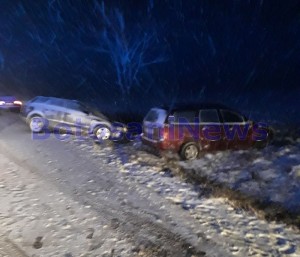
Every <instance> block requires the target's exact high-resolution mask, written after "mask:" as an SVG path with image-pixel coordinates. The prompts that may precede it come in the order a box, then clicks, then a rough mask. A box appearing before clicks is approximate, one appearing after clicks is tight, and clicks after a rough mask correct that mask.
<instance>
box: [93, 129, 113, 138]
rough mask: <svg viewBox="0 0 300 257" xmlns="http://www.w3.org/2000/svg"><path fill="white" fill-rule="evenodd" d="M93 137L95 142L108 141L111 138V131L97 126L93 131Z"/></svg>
mask: <svg viewBox="0 0 300 257" xmlns="http://www.w3.org/2000/svg"><path fill="white" fill-rule="evenodd" d="M94 136H95V138H96V139H97V140H101V141H103V140H108V139H109V138H110V136H111V131H110V129H109V128H108V127H107V126H97V127H96V128H95V129H94Z"/></svg>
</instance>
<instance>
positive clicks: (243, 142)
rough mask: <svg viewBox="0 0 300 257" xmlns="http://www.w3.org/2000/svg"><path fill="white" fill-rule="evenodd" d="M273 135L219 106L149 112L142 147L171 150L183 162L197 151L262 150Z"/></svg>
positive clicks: (197, 152)
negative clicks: (148, 146)
mask: <svg viewBox="0 0 300 257" xmlns="http://www.w3.org/2000/svg"><path fill="white" fill-rule="evenodd" d="M272 136H273V132H272V130H271V129H270V128H269V127H268V126H267V124H265V123H255V122H253V121H250V120H248V119H247V118H246V117H245V116H243V115H241V114H240V113H239V112H237V111H235V110H232V109H230V108H228V107H226V106H224V105H220V104H200V105H197V106H180V107H176V108H172V109H168V108H152V109H151V110H150V111H149V112H148V114H147V115H146V117H145V118H144V121H143V134H142V140H143V143H145V144H147V145H151V146H153V147H155V148H157V149H159V150H172V151H174V152H177V153H179V154H180V156H181V158H182V159H184V160H191V159H196V158H197V157H198V155H199V153H200V151H216V150H217V151H218V150H227V149H247V148H249V147H252V146H265V145H266V144H268V143H269V142H270V140H271V139H272Z"/></svg>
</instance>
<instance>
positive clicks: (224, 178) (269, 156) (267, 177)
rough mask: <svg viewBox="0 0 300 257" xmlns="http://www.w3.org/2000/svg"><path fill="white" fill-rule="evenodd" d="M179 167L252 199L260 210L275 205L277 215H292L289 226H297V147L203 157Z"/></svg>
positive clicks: (299, 206)
mask: <svg viewBox="0 0 300 257" xmlns="http://www.w3.org/2000/svg"><path fill="white" fill-rule="evenodd" d="M180 166H181V167H183V168H184V170H185V171H186V172H187V173H191V172H192V173H193V176H198V177H199V178H205V179H206V180H207V181H208V182H210V183H213V184H215V185H221V186H223V187H226V188H229V189H231V190H233V191H235V192H238V193H239V194H242V195H244V196H247V197H251V198H252V199H256V200H258V201H259V202H260V203H262V204H263V205H264V207H268V206H269V205H274V206H275V205H276V206H277V208H279V209H278V210H277V211H278V212H280V215H284V214H285V213H287V214H289V215H293V217H295V219H294V220H292V221H291V223H293V224H296V225H298V226H299V225H300V143H296V144H290V145H285V146H281V147H276V146H269V147H266V148H265V149H262V150H255V149H252V150H247V151H226V152H218V153H216V154H205V155H204V156H202V157H201V158H200V159H198V160H195V161H192V162H181V163H180ZM262 208H263V207H262ZM272 211H274V212H276V210H275V209H273V210H272ZM268 215H271V216H272V215H274V217H275V215H276V213H271V214H268ZM297 219H298V220H297Z"/></svg>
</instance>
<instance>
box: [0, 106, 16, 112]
mask: <svg viewBox="0 0 300 257" xmlns="http://www.w3.org/2000/svg"><path fill="white" fill-rule="evenodd" d="M0 110H14V111H20V110H21V106H19V105H0Z"/></svg>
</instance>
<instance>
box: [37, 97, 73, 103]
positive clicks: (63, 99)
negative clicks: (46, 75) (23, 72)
mask: <svg viewBox="0 0 300 257" xmlns="http://www.w3.org/2000/svg"><path fill="white" fill-rule="evenodd" d="M33 99H40V100H43V101H47V100H49V99H56V100H62V101H73V102H78V101H77V100H72V99H65V98H59V97H53V96H36V97H34V98H33Z"/></svg>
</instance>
